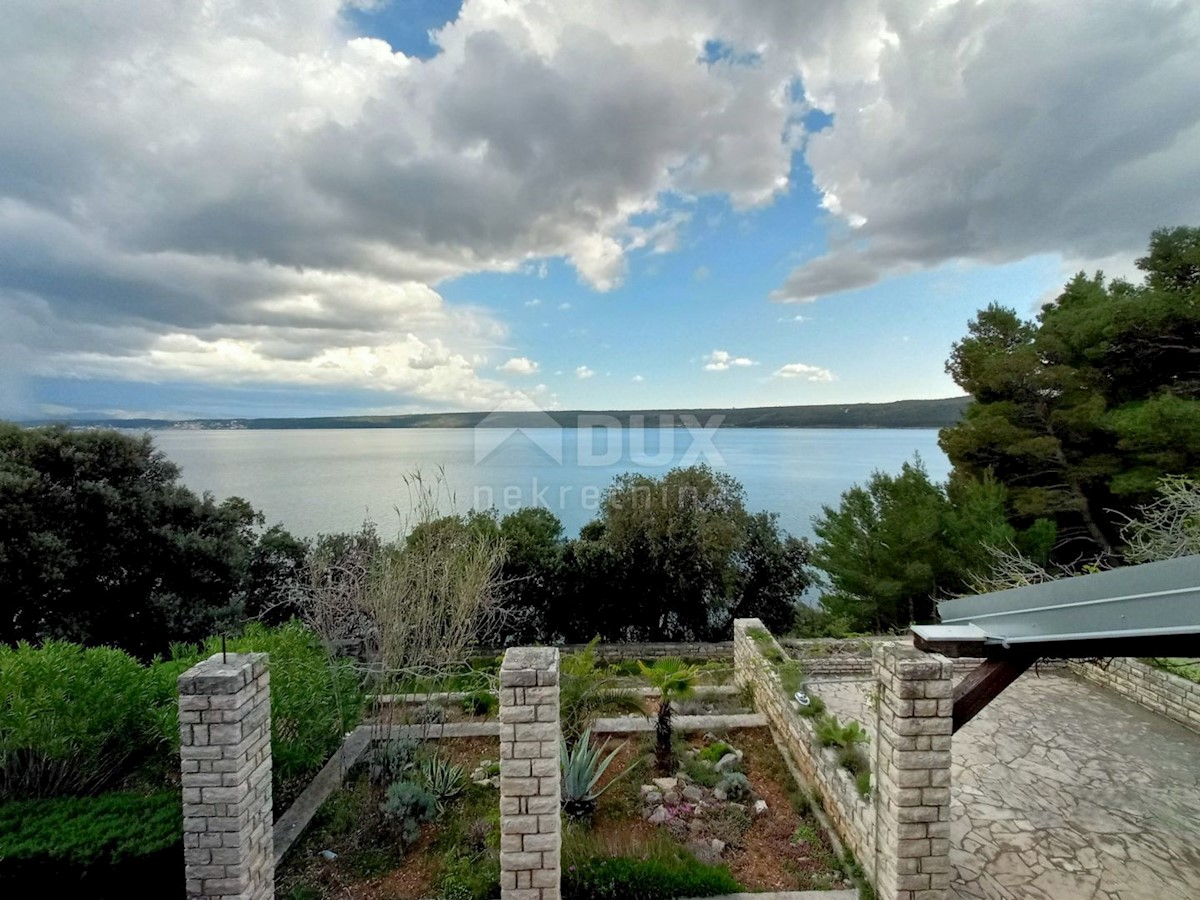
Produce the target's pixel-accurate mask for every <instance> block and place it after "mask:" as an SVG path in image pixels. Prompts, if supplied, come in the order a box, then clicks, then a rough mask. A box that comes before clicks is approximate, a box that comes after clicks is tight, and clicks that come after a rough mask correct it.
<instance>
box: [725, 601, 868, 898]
mask: <svg viewBox="0 0 1200 900" xmlns="http://www.w3.org/2000/svg"><path fill="white" fill-rule="evenodd" d="M760 628H763V625H762V622H760V621H759V620H758V619H738V620H737V621H735V622H734V625H733V629H734V630H733V643H734V651H733V652H734V666H735V672H736V675H735V677H736V679H737V683H738V684H739V685H746V684H749V685H751V686H752V688H753V691H754V703H755V707H756V708H757V709H758V711H759V712H760V713H762V714H763V715H765V716H766V717H767V721H768V722H769V723H770V726H771V730H772V731H773V732H774V733H775V735H776V736H777V737H778V738H779V739H780V740H781V742H782V743H783V745H784V746H785V747H787V750H788V753H789V754H790V755H791V757H792V760H793V762H795V763H796V766H797V768H799V769H800V771H801V772H802V773H803V775H804V777H805V778H806V779H807V780H808V787H809V789H810V790H811V791H813V792H814V793H815V794H816V795H817V798H818V799H819V800H820V802H821V806H822V807H824V809H825V812H826V813H827V814H828V815H829V818H830V819H831V820H832V821H833V826H834V829H835V830H836V831H837V833H838V837H839V838H841V840H842V842H843V843H844V844H845V845H846V846H847V847H849V848H850V850H851V852H853V853H854V855H855V857H857V858H858V860H859V861H860V862H861V863H862V864H863V867H864V868H865V869H866V870H867V875H868V877H869V878H871V879H872V881H874V878H873V873H872V871H871V868H872V866H873V865H874V859H875V811H874V804H873V802H872V801H871V799H870V798H868V797H863V796H862V795H861V794H859V793H858V788H857V787H856V786H855V783H854V777H853V776H852V775H851V774H850V773H849V772H848V771H846V769H844V768H843V767H842V766H840V765H838V761H837V754H836V753H835V751H833V750H832V749H830V748H828V747H821V745H820V743H819V742H818V741H817V737H816V731H815V723H814V721H813V720H812V719H809V718H805V717H804V716H801V715H799V714H798V713H797V712H796V710H797V709H798V706H797V705H796V704H795V701H794V700H792V698H791V697H790V696H788V695H787V693H786V692H785V691H784V688H783V684H782V682H781V680H780V677H779V674H778V673H777V672H776V671H775V667H774V666H772V665H771V663H770V661H769V660H768V659H767V657H766V656H764V655H763V649H764V647H770V646H774V647H776V648H779V644H778V643H777V642H776V641H775V639H774V638H773V637H771V638H769V639H765V640H763V642H762V645H761V646H760V644H759V643H758V642H756V641H755V640H754V639H753V638H752V637H751V636H750V633H751V632H753V631H754V630H756V629H760ZM763 630H764V631H765V630H766V629H763ZM780 652H782V650H781V651H780Z"/></svg>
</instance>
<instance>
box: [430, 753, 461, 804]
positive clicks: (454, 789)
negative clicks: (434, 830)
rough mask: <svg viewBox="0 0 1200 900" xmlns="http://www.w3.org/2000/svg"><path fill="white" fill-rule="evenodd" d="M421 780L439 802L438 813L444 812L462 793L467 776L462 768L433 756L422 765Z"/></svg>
mask: <svg viewBox="0 0 1200 900" xmlns="http://www.w3.org/2000/svg"><path fill="white" fill-rule="evenodd" d="M421 780H422V781H424V782H425V785H426V787H428V788H429V793H431V794H432V795H433V796H434V799H435V800H437V808H438V812H442V811H443V810H445V808H446V804H447V802H449V801H450V800H453V799H454V798H455V797H457V796H458V795H459V794H461V793H462V789H463V784H464V781H465V774H464V772H463V767H462V766H457V765H454V764H452V763H450V762H447V761H446V760H444V759H442V758H441V757H440V756H431V757H429V758H428V759H426V760H425V761H424V762H422V763H421Z"/></svg>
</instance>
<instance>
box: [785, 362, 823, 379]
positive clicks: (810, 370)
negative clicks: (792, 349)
mask: <svg viewBox="0 0 1200 900" xmlns="http://www.w3.org/2000/svg"><path fill="white" fill-rule="evenodd" d="M771 377H772V378H803V379H804V380H805V381H833V380H834V379H833V373H832V372H830V371H829V370H828V369H822V368H821V367H820V366H810V365H807V364H805V363H788V364H787V365H786V366H781V367H780V368H778V369H776V370H775V371H774V373H773V374H772V376H771Z"/></svg>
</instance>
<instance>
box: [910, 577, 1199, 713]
mask: <svg viewBox="0 0 1200 900" xmlns="http://www.w3.org/2000/svg"><path fill="white" fill-rule="evenodd" d="M938 615H939V617H940V618H941V621H942V624H940V625H914V626H913V627H912V633H913V643H914V645H915V646H916V647H917V648H918V649H920V650H925V651H927V652H930V653H941V654H944V655H946V656H950V657H985V661H984V662H983V663H982V664H981V665H980V666H979V667H978V668H976V669H975V670H974V671H973V672H971V673H970V674H969V675H967V677H966V678H964V679H963V680H962V681H961V682H960V683H959V684H958V685H957V686H956V687H955V689H954V730H955V731H957V730H958V729H959V728H961V727H962V726H963V725H965V724H966V723H967V722H969V721H970V720H971V719H972V718H973V717H974V716H975V715H976V714H978V713H979V712H980V711H981V710H982V709H983V708H984V707H985V706H987V704H988V703H989V702H991V700H992V699H993V698H995V697H996V696H997V695H998V694H999V693H1000V692H1001V691H1003V690H1004V688H1006V687H1007V686H1008V685H1010V684H1012V682H1013V681H1015V680H1016V679H1017V678H1018V677H1019V676H1020V675H1021V673H1022V672H1024V671H1025V670H1026V669H1028V668H1029V667H1030V666H1031V665H1033V663H1034V662H1036V661H1037V660H1038V659H1040V658H1042V657H1055V658H1068V659H1069V658H1076V659H1078V658H1094V657H1105V656H1196V655H1200V556H1184V557H1180V558H1179V559H1169V560H1164V561H1162V562H1156V563H1147V564H1145V565H1140V566H1127V567H1125V568H1120V569H1112V570H1110V571H1107V572H1098V573H1096V574H1093V575H1081V576H1078V577H1075V578H1063V579H1060V580H1058V581H1049V582H1046V583H1045V584H1038V585H1032V586H1030V587H1023V588H1013V589H1012V590H1007V591H996V592H995V593H991V594H980V595H978V596H975V597H960V598H958V599H955V600H945V601H943V602H941V603H939V604H938Z"/></svg>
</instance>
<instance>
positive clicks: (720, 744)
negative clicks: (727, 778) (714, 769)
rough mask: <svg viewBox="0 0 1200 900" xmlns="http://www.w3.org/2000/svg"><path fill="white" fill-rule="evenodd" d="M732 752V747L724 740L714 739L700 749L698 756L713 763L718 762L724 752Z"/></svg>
mask: <svg viewBox="0 0 1200 900" xmlns="http://www.w3.org/2000/svg"><path fill="white" fill-rule="evenodd" d="M732 752H733V748H732V747H730V746H729V745H728V744H727V743H725V742H724V741H714V742H713V743H711V744H709V745H708V746H707V747H705V748H704V749H703V750H701V751H700V758H701V759H702V760H704V761H705V762H710V763H715V762H720V761H721V757H722V756H724V755H725V754H726V753H732Z"/></svg>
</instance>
